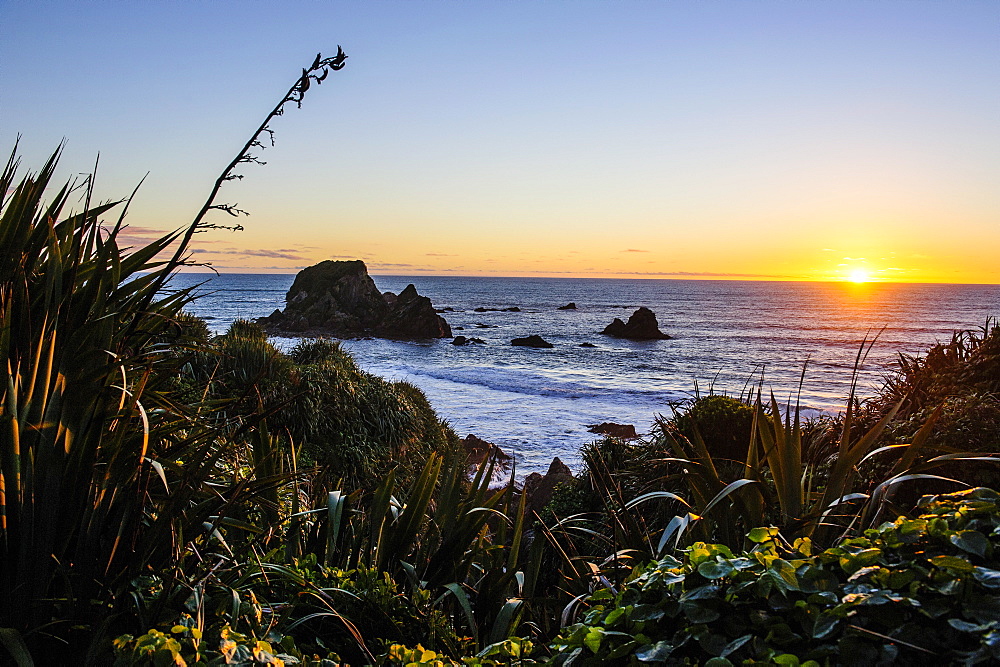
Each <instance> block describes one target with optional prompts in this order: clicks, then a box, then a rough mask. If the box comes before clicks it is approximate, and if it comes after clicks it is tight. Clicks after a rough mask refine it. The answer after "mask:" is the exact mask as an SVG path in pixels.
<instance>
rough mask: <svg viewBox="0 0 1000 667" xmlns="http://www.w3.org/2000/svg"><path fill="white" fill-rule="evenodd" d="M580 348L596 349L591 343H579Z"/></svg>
mask: <svg viewBox="0 0 1000 667" xmlns="http://www.w3.org/2000/svg"><path fill="white" fill-rule="evenodd" d="M580 347H597V346H596V345H594V344H593V343H580Z"/></svg>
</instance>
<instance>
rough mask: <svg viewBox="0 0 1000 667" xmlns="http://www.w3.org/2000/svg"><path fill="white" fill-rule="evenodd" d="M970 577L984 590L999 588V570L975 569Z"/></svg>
mask: <svg viewBox="0 0 1000 667" xmlns="http://www.w3.org/2000/svg"><path fill="white" fill-rule="evenodd" d="M972 576H973V577H975V579H976V581H978V582H979V583H981V584H982V585H983V586H985V587H986V588H1000V570H991V569H989V568H986V567H977V568H976V569H975V570H973V572H972Z"/></svg>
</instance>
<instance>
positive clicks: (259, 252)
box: [191, 248, 308, 261]
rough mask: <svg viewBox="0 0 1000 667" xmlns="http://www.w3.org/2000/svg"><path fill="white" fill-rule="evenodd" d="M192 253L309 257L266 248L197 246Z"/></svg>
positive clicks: (289, 258)
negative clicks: (219, 248) (241, 248)
mask: <svg viewBox="0 0 1000 667" xmlns="http://www.w3.org/2000/svg"><path fill="white" fill-rule="evenodd" d="M191 253H192V254H206V253H207V254H211V255H239V256H241V257H267V258H269V259H287V260H289V261H299V260H303V259H308V258H307V257H303V256H302V255H297V254H295V253H294V252H283V251H281V250H264V249H257V250H253V249H246V250H235V249H230V250H206V249H204V248H195V249H194V250H192V251H191Z"/></svg>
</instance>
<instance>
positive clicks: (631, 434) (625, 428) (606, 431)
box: [587, 422, 639, 440]
mask: <svg viewBox="0 0 1000 667" xmlns="http://www.w3.org/2000/svg"><path fill="white" fill-rule="evenodd" d="M587 430H588V431H590V432H591V433H597V434H599V435H609V436H611V437H612V438H622V439H623V440H634V439H635V438H638V437H639V436H638V435H637V434H636V432H635V426H633V425H632V424H615V423H614V422H604V423H602V424H588V425H587Z"/></svg>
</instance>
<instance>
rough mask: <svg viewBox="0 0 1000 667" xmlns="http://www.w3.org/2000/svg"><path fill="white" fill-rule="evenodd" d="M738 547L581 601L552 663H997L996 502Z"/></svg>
mask: <svg viewBox="0 0 1000 667" xmlns="http://www.w3.org/2000/svg"><path fill="white" fill-rule="evenodd" d="M750 538H751V539H752V540H753V541H754V542H755V543H757V546H756V547H755V548H754V549H752V550H751V551H749V552H747V553H743V554H739V555H736V554H734V553H733V552H732V551H731V550H730V549H729V547H727V546H725V545H720V544H706V543H696V544H695V545H693V546H692V547H691V548H690V549H688V550H687V551H686V554H685V557H684V559H683V561H681V560H677V559H675V558H665V559H662V560H660V561H657V562H654V563H651V564H649V565H646V566H644V567H641V568H638V569H637V570H636V571H635V573H634V575H633V576H632V578H631V579H630V581H629V582H628V583H627V584H626V585H625V586H624V587H623V589H622V590H621V591H620V592H617V593H616V592H615V591H613V590H610V589H607V588H605V589H602V590H599V591H597V592H596V593H595V594H593V595H592V596H590V598H589V600H588V603H589V605H590V607H591V608H590V610H589V611H588V612H587V613H586V615H585V617H584V619H583V621H582V622H580V623H577V624H575V625H572V626H569V627H567V628H565V629H564V630H563V632H562V633H561V634H560V636H559V638H558V639H557V640H556V641H555V642H554V643H553V649H554V650H555V651H556V656H555V659H554V663H555V664H563V663H568V662H570V661H571V660H572V661H573V663H574V664H595V665H596V664H627V663H630V662H631V661H633V660H639V661H643V662H667V663H670V664H681V663H684V662H688V661H690V662H703V663H704V664H706V665H708V664H711V665H719V666H721V665H727V664H738V663H739V662H741V661H744V660H754V661H765V662H777V663H780V664H788V665H792V664H802V663H806V662H808V661H814V662H812V663H809V664H817V665H818V664H823V663H825V662H830V661H832V662H836V663H837V664H846V665H868V664H876V663H877V664H915V663H921V664H930V663H934V664H943V663H946V662H963V663H965V664H979V663H986V662H992V661H995V660H998V659H1000V603H998V595H997V589H1000V569H998V568H1000V494H998V493H997V492H995V491H992V490H989V489H975V490H970V491H965V492H960V493H953V494H948V495H944V496H940V497H936V498H935V497H928V498H925V499H924V500H923V501H922V502H921V514H920V516H919V517H917V518H914V519H908V518H906V517H899V518H898V519H896V520H895V521H893V522H888V523H885V524H882V525H881V526H879V527H878V528H876V529H871V530H868V531H866V532H865V534H864V536H862V537H856V538H850V539H845V540H843V541H841V542H839V543H838V544H836V545H835V546H833V547H831V548H829V549H826V550H825V551H822V552H819V553H812V543H811V542H810V541H809V540H808V539H800V540H797V541H796V542H795V544H793V545H790V544H788V543H787V542H785V541H784V540H783V539H782V537H781V535H780V534H779V533H778V530H777V529H776V528H758V529H755V530H753V531H751V533H750Z"/></svg>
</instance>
